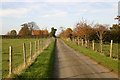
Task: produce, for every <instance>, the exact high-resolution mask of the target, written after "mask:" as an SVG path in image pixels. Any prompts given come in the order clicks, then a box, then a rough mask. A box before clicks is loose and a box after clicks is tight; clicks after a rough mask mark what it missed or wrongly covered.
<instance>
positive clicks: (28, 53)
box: [2, 38, 53, 78]
mask: <svg viewBox="0 0 120 80" xmlns="http://www.w3.org/2000/svg"><path fill="white" fill-rule="evenodd" d="M52 40H53V38H47V39H3V41H2V77H3V78H9V77H11V76H12V75H14V74H20V73H21V71H23V70H24V69H26V68H27V67H28V66H29V65H30V64H31V63H32V62H34V60H35V59H36V57H37V56H38V55H40V53H41V52H42V51H43V50H44V49H45V48H46V47H47V46H48V45H49V44H50V43H51V41H52Z"/></svg>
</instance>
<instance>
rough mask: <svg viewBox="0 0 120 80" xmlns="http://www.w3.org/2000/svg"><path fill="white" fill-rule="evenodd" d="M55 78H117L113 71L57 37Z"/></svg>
mask: <svg viewBox="0 0 120 80" xmlns="http://www.w3.org/2000/svg"><path fill="white" fill-rule="evenodd" d="M54 67H55V70H54V77H55V78H117V77H118V76H117V74H115V73H113V72H111V71H110V70H108V69H106V68H105V67H103V66H101V65H99V64H98V63H97V62H95V61H93V60H91V59H90V58H89V57H87V56H84V55H83V54H81V53H79V52H77V51H75V50H73V49H72V48H70V47H69V46H67V45H66V44H65V43H64V42H63V41H62V40H60V39H57V44H56V52H55V66H54Z"/></svg>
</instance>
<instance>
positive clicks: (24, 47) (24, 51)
mask: <svg viewBox="0 0 120 80" xmlns="http://www.w3.org/2000/svg"><path fill="white" fill-rule="evenodd" d="M23 55H24V66H26V46H25V43H23Z"/></svg>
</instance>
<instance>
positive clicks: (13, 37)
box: [0, 35, 49, 39]
mask: <svg viewBox="0 0 120 80" xmlns="http://www.w3.org/2000/svg"><path fill="white" fill-rule="evenodd" d="M0 36H1V37H2V39H24V38H48V37H49V36H48V35H29V36H19V35H16V36H10V35H0Z"/></svg>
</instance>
